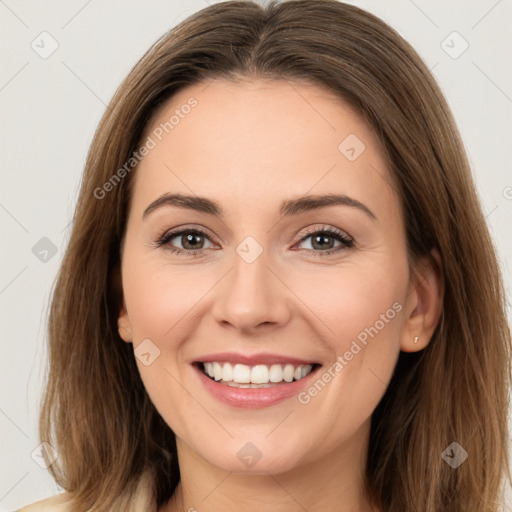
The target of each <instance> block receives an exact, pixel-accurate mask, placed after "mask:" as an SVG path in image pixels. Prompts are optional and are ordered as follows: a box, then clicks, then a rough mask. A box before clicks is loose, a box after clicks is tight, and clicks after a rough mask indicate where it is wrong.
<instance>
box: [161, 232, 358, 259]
mask: <svg viewBox="0 0 512 512" xmlns="http://www.w3.org/2000/svg"><path fill="white" fill-rule="evenodd" d="M186 233H188V234H196V235H204V236H205V237H206V238H208V239H209V236H208V234H207V233H206V231H203V230H202V229H201V228H186V229H180V230H176V231H169V232H167V233H164V235H163V236H162V237H160V239H159V240H158V241H157V242H156V245H157V247H164V246H166V247H165V249H166V250H168V251H170V252H171V253H174V254H183V253H185V254H186V255H187V256H194V255H196V254H198V253H200V252H202V251H204V250H205V249H192V250H187V249H179V248H176V247H172V246H171V245H170V244H169V241H170V240H172V239H173V238H176V237H177V236H179V235H184V234H186ZM325 234H326V235H328V236H330V237H332V238H334V239H335V240H337V241H338V242H341V243H342V244H343V246H339V247H336V248H334V249H330V250H328V251H320V250H316V249H300V250H303V251H307V252H311V253H312V254H313V255H314V256H320V257H323V256H328V255H330V254H333V253H335V252H338V251H342V250H345V249H350V248H352V247H353V246H354V240H353V239H352V238H349V237H348V236H346V235H345V234H344V233H343V232H342V231H338V230H337V229H333V228H330V227H323V228H320V229H318V228H314V229H312V230H310V231H308V232H306V234H305V235H304V236H303V237H302V238H301V239H300V240H299V242H298V243H302V242H304V241H305V240H306V239H308V238H309V237H311V236H312V235H325Z"/></svg>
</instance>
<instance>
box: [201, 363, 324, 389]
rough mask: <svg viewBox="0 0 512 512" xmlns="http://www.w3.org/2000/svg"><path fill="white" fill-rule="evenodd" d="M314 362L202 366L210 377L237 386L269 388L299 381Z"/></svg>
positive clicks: (207, 364)
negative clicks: (302, 363) (301, 363)
mask: <svg viewBox="0 0 512 512" xmlns="http://www.w3.org/2000/svg"><path fill="white" fill-rule="evenodd" d="M314 366H315V365H314V364H306V365H293V364H273V365H264V364H258V365H254V366H248V365H245V364H234V365H232V364H231V363H227V362H226V363H221V362H216V361H215V362H207V363H200V368H201V370H202V371H203V373H204V374H205V375H207V376H208V377H210V379H212V380H215V381H217V382H219V383H220V384H225V385H227V386H232V387H237V388H267V387H272V386H276V385H279V384H285V383H290V382H294V381H298V380H301V379H303V378H304V377H306V376H307V375H309V373H311V371H312V370H313V368H314Z"/></svg>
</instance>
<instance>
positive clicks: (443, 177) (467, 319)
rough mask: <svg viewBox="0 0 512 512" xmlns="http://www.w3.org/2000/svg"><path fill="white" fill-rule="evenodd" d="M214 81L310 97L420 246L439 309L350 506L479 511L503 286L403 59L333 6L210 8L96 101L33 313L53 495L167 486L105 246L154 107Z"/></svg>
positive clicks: (415, 72) (92, 497)
mask: <svg viewBox="0 0 512 512" xmlns="http://www.w3.org/2000/svg"><path fill="white" fill-rule="evenodd" d="M217 77H222V78H230V79H233V80H235V79H237V77H242V78H247V77H255V78H271V79H272V78H273V79H277V80H285V79H290V80H306V81H309V82H312V83H316V84H318V85H321V86H324V87H327V88H328V89H329V90H330V91H333V92H334V93H335V94H336V95H337V96H338V97H340V98H341V99H344V100H345V101H347V102H349V103H350V104H351V105H352V106H354V107H355V108H357V110H358V111H359V112H360V114H361V116H363V118H364V119H365V120H366V121H367V122H368V124H369V126H371V127H372V129H373V130H374V131H375V133H376V134H377V136H378V138H379V141H380V142H381V143H382V145H383V147H384V149H385V152H386V153H387V158H388V166H389V171H390V173H391V175H392V176H393V180H394V181H395V182H396V187H397V191H398V193H399V195H400V197H401V199H402V201H403V205H404V211H405V212H406V219H405V223H406V232H407V245H408V257H409V262H410V264H411V267H413V265H414V262H415V261H416V260H417V258H419V257H421V256H423V255H429V253H430V250H431V249H432V248H437V249H438V251H439V253H440V255H441V259H442V268H443V278H444V281H445V296H444V305H443V311H442V316H441V320H440V322H439V324H438V326H437V328H436V331H435V333H434V335H433V337H432V339H431V342H430V343H429V344H428V346H427V347H426V348H425V349H424V350H422V351H420V352H416V353H405V352H401V353H400V356H399V360H398V364H397V366H396V369H395V372H394V374H393V377H392V380H391V383H390V385H389V388H388V389H387V391H386V393H385V395H384V397H383V399H382V400H381V402H380V403H379V405H378V406H377V408H376V410H375V411H374V414H373V416H372V427H371V436H370V446H369V453H368V460H367V467H366V485H367V491H368V493H369V495H371V496H373V497H374V499H375V500H376V502H377V503H378V504H379V506H380V507H381V509H382V510H383V511H400V512H413V511H414V512H417V511H418V510H420V511H422V512H434V511H436V512H437V511H449V512H462V511H464V512H470V511H475V512H476V511H478V512H491V511H496V510H497V509H498V505H499V500H500V498H501V494H500V492H501V485H502V481H503V480H504V479H503V476H504V475H505V473H506V474H507V475H508V478H509V479H510V468H509V462H508V457H507V449H508V432H507V412H508V390H509V387H510V381H511V378H510V376H511V374H510V371H511V368H510V360H511V354H512V350H511V339H510V330H509V327H508V325H507V320H506V314H505V310H506V308H505V293H504V289H503V284H502V276H501V274H500V268H499V266H498V263H497V258H496V254H495V250H494V248H493V244H492V241H491V238H490V235H489V231H488V229H487V226H486V223H485V219H484V216H483V213H482V207H481V205H480V202H479V199H478V197H477V194H476V191H475V185H474V182H473V178H472V175H471V170H470V167H469V164H468V160H467V157H466V154H465V150H464V147H463V144H462V142H461V138H460V135H459V132H458V130H457V127H456V125H455V123H454V119H453V117H452V114H451V112H450V109H449V107H448V105H447V103H446V101H445V99H444V97H443V95H442V93H441V91H440V89H439V87H438V85H437V84H436V82H435V80H434V78H433V77H432V75H431V73H430V72H429V70H428V68H427V67H426V66H425V64H424V63H423V62H422V60H421V59H420V57H419V56H418V55H417V53H416V52H415V51H414V50H413V49H412V47H411V46H410V45H409V44H408V43H407V42H406V41H404V40H403V39H402V37H401V36H400V35H399V34H398V33H397V32H396V31H395V30H393V29H392V28H390V27H389V26H388V25H386V24H385V23H384V22H383V21H381V20H380V19H378V18H377V17H375V16H374V15H372V14H369V13H368V12H365V11H364V10H361V9H359V8H356V7H354V6H351V5H346V4H343V3H341V2H338V1H336V0H291V1H284V2H276V1H272V2H270V3H269V4H268V5H267V6H265V7H263V6H260V5H258V4H257V3H255V2H249V1H241V2H240V1H228V2H221V3H217V4H214V5H211V6H209V7H207V8H205V9H203V10H201V11H199V12H197V13H195V14H194V15H192V16H190V17H189V18H188V19H186V20H185V21H184V22H182V23H181V24H180V25H178V26H177V27H175V28H173V29H172V30H170V31H169V32H168V33H166V34H165V35H164V36H163V37H162V38H161V39H159V40H158V41H157V42H156V43H155V44H154V45H153V46H152V47H151V48H150V49H149V50H148V52H147V53H146V54H145V55H144V56H143V57H142V59H141V60H140V61H139V62H138V63H137V64H136V65H135V66H134V68H133V69H132V71H131V72H130V73H129V75H128V77H127V78H126V79H125V80H124V82H123V83H122V85H121V86H120V87H119V89H118V90H117V92H116V94H115V96H114V98H113V99H112V101H111V102H110V104H109V106H108V108H107V111H106V112H105V114H104V116H103V118H102V120H101V122H100V124H99V126H98V129H97V131H96V134H95V137H94V140H93V142H92V145H91V148H90V151H89V154H88V157H87V162H86V165H85V170H84V175H83V182H82V185H81V190H80V195H79V199H78V204H77V206H76V211H75V215H74V222H73V228H72V233H71V236H70V240H69V244H68V247H67V250H66V253H65V256H64V260H63V262H62V267H61V269H60V272H59V274H58V279H57V281H56V284H55V288H54V292H53V296H52V303H51V310H50V315H49V370H48V382H47V386H46V391H45V395H44V401H43V405H42V411H41V418H40V436H41V440H43V441H47V442H49V443H50V444H51V445H52V446H53V447H54V448H55V449H56V450H57V452H58V454H59V458H58V459H57V461H56V462H55V463H54V464H53V465H51V466H50V469H51V472H52V474H53V476H54V478H55V479H56V481H57V483H58V484H59V485H60V486H61V487H63V488H64V489H65V490H67V491H69V492H70V493H71V494H70V496H72V501H73V503H74V506H75V509H76V510H84V511H85V510H87V509H88V508H89V507H92V506H93V505H94V507H95V508H94V510H98V511H104V510H105V511H106V510H111V509H119V510H122V509H123V507H124V506H125V505H126V504H128V503H130V500H131V499H132V497H133V496H134V493H135V488H136V485H137V482H140V481H142V476H143V475H145V476H146V478H148V480H147V484H148V485H149V488H150V489H151V495H152V496H153V500H154V501H153V503H154V504H157V505H160V504H162V503H163V502H165V501H166V500H167V499H168V498H169V497H170V496H171V495H172V493H173V492H174V490H175V487H176V485H177V483H178V481H179V478H180V475H179V468H178V463H177V455H176V444H175V437H174V434H173V432H172V430H171V429H170V428H169V427H168V425H167V424H166V423H165V422H164V421H163V419H162V418H161V417H160V415H159V414H158V413H157V411H156V409H155V407H154V406H153V404H152V403H151V401H150V399H149V396H148V395H147V393H146V391H145V389H144V386H143V384H142V382H141V379H140V376H139V372H138V370H137V366H136V364H135V360H134V355H133V350H132V346H131V345H130V344H126V343H125V342H123V341H122V340H121V338H120V337H119V334H118V331H117V316H118V312H119V254H120V252H119V249H120V243H121V242H122V239H123V233H124V229H125V224H126V219H127V212H128V208H129V201H130V194H129V184H130V182H131V181H132V177H133V175H134V173H135V172H136V166H133V168H132V167H130V166H127V165H126V163H127V162H129V161H130V158H134V157H133V155H134V151H136V150H137V149H138V147H139V145H140V144H141V137H142V135H143V133H144V129H145V128H146V127H147V123H148V120H149V119H151V117H152V116H153V115H154V114H155V112H157V109H158V108H159V106H161V105H162V103H163V102H164V101H167V100H168V99H169V98H170V97H172V95H173V94H174V93H176V92H177V91H179V90H180V89H182V88H184V87H186V86H187V85H190V84H194V83H198V82H202V81H207V80H210V79H214V78H217ZM198 115H200V114H198ZM132 164H133V162H132ZM132 164H130V165H132ZM122 168H124V170H125V172H124V173H123V172H120V171H119V170H120V169H122ZM107 182H108V183H109V185H106V184H107ZM434 264H435V262H434ZM452 442H457V443H458V444H459V445H460V446H461V447H462V448H463V449H464V450H465V451H466V452H467V454H468V460H467V461H465V462H464V463H463V464H461V465H460V466H459V467H458V468H457V469H454V468H452V467H451V466H450V465H449V464H448V463H447V462H445V460H444V459H443V457H442V453H443V451H444V450H445V449H446V448H447V447H449V446H450V445H451V443H452ZM333 478H334V476H333ZM126 509H128V507H127V508H126Z"/></svg>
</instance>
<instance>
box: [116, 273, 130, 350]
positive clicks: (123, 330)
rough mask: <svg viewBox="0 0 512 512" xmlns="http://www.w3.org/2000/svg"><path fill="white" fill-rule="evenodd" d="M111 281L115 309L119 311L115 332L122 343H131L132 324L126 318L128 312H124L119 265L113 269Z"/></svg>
mask: <svg viewBox="0 0 512 512" xmlns="http://www.w3.org/2000/svg"><path fill="white" fill-rule="evenodd" d="M112 281H113V282H112V285H113V288H114V293H115V296H116V299H117V307H118V310H119V314H118V316H117V330H118V332H119V336H121V338H122V339H123V340H124V341H126V342H127V343H132V341H133V337H132V324H131V322H130V318H129V316H128V311H127V310H126V303H125V300H124V293H123V283H122V278H121V267H120V264H119V263H118V264H117V265H116V266H115V268H114V269H113V275H112Z"/></svg>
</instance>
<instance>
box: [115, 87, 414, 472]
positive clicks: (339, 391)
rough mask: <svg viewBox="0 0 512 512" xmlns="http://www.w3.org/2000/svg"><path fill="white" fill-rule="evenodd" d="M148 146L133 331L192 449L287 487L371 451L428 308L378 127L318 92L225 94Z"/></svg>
mask: <svg viewBox="0 0 512 512" xmlns="http://www.w3.org/2000/svg"><path fill="white" fill-rule="evenodd" d="M191 98H193V99H191ZM173 116H174V117H173ZM141 144H144V145H145V146H146V150H142V152H141V155H142V154H145V155H146V156H144V158H143V159H142V161H141V163H140V165H139V166H138V168H137V170H136V171H134V172H136V176H133V178H134V179H135V183H133V185H134V188H133V196H132V202H131V207H130V213H129V218H128V223H127V230H126V234H125V238H124V244H123V250H122V266H121V274H122V286H123V294H124V305H123V308H122V311H121V313H120V316H119V326H120V333H121V335H122V337H123V339H125V340H126V341H128V342H133V345H134V349H135V355H136V360H137V365H138V368H139V370H140V374H141V377H142V380H143V382H144V386H145V387H146V389H147V392H148V394H149V396H150V397H151V400H152V401H153V403H154V405H155V406H156V408H157V409H158V411H159V413H160V414H161V415H162V417H163V418H164V420H165V421H166V422H167V424H168V425H169V426H170V427H171V428H172V430H173V431H174V433H175V434H176V436H177V438H178V441H179V442H180V443H183V446H186V447H187V449H189V450H191V452H194V453H195V454H197V455H198V456H199V457H200V458H201V459H202V460H203V461H207V462H208V463H211V464H213V465H214V466H216V467H218V468H222V469H223V470H226V471H238V472H254V473H262V472H264V471H269V472H272V473H278V472H282V471H286V470H289V469H292V468H294V467H298V466H300V465H305V464H308V463H312V462H314V461H316V460H319V459H321V458H322V457H326V456H327V455H330V454H336V453H341V451H343V450H345V452H346V450H347V449H348V447H349V446H355V445H354V443H353V442H354V440H355V439H360V440H361V439H365V438H366V436H367V435H368V432H369V425H370V417H371V414H372V412H373V410H374V409H375V407H376V406H377V404H378V402H379V400H380V399H381V397H382V396H383V394H384V392H385V390H386V387H387V385H388V383H389V380H390V378H391V375H392V372H393V369H394V366H395V363H396V360H397V357H398V354H399V350H400V348H401V344H403V343H404V339H405V338H404V318H405V317H406V313H407V311H409V310H410V309H411V306H410V305H409V302H408V301H409V300H410V299H411V294H410V293H409V292H410V289H409V269H408V263H407V259H406V239H405V230H404V221H403V212H402V210H401V206H400V202H399V199H398V196H397V195H396V193H395V191H394V190H393V188H392V186H391V180H390V175H389V172H388V170H387V169H386V165H385V161H384V158H383V154H382V153H381V151H380V150H379V146H378V144H377V140H376V138H375V137H374V135H373V134H372V132H371V131H370V130H369V128H368V127H367V125H366V124H365V123H364V122H363V120H362V119H361V117H360V116H359V115H358V114H357V113H356V112H355V111H354V110H352V109H351V108H349V106H348V105H346V104H345V103H343V102H342V101H341V100H339V99H336V98H335V97H334V96H333V95H332V94H330V93H328V92H326V91H325V90H323V89H321V88H318V87H316V86H315V87H313V86H311V85H306V84H304V83H302V84H299V83H297V82H293V83H291V82H290V83H289V82H287V81H255V82H252V83H249V82H243V83H241V84H234V83H231V82H227V81H224V80H216V81H213V82H211V83H210V84H207V83H201V84H196V85H194V86H191V87H188V88H186V89H183V90H182V91H181V92H179V93H178V94H176V95H175V96H174V97H173V98H172V99H171V100H170V101H169V102H168V103H167V104H166V105H165V106H164V107H163V108H162V109H160V111H159V112H158V113H157V115H156V116H155V117H154V118H153V120H152V121H151V124H150V125H149V126H148V127H147V130H146V133H145V135H144V137H143V140H142V142H141ZM175 194H179V195H182V196H184V198H182V199H181V200H178V199H176V198H175V199H172V197H173V195H175ZM105 200H108V198H106V199H105ZM213 203H214V205H215V206H214V205H213ZM175 251H179V252H175ZM402 348H403V347H402ZM205 361H207V362H209V363H211V364H210V365H207V366H208V367H209V368H211V370H212V371H214V372H215V373H214V379H216V378H217V379H221V381H218V380H214V379H211V378H209V377H207V376H206V375H204V373H203V371H202V369H203V365H202V364H201V363H204V362H205ZM213 363H219V364H213ZM226 363H230V364H229V365H227V364H226ZM290 365H291V366H290ZM287 366H288V368H286V367H287ZM299 366H302V368H298V367H299ZM311 366H312V371H311V372H310V373H309V374H307V375H306V373H307V372H308V371H309V370H310V367H311ZM204 368H207V367H206V366H205V367H204ZM230 369H231V370H230ZM303 375H304V378H302V377H303ZM292 377H293V378H297V377H300V379H299V380H298V381H297V382H295V381H294V382H291V383H288V382H287V381H286V379H288V380H290V378H292ZM233 379H234V380H235V381H241V382H242V383H244V382H245V383H247V381H248V380H251V379H252V381H255V382H263V383H265V382H267V384H266V385H264V386H261V384H260V387H259V388H258V389H256V388H247V385H248V384H243V385H244V386H246V387H241V388H239V387H236V386H232V385H229V384H226V383H225V382H224V380H225V381H230V380H233ZM269 379H270V380H274V381H279V382H274V383H270V385H269V384H268V381H269ZM283 379H284V381H283ZM233 383H234V382H230V384H233Z"/></svg>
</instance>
